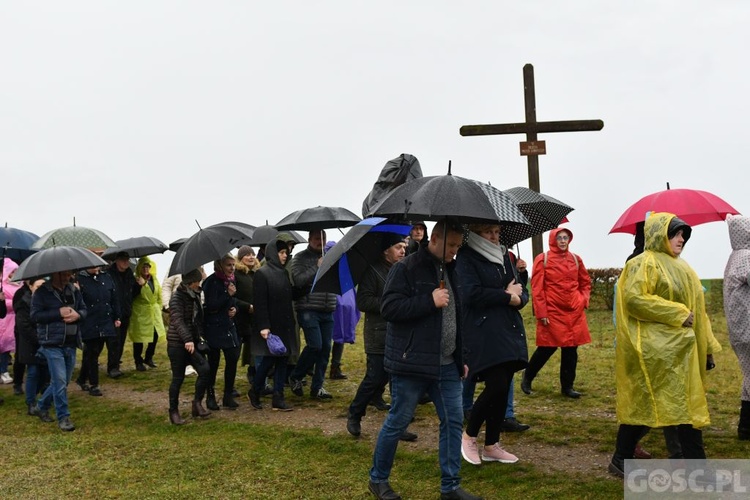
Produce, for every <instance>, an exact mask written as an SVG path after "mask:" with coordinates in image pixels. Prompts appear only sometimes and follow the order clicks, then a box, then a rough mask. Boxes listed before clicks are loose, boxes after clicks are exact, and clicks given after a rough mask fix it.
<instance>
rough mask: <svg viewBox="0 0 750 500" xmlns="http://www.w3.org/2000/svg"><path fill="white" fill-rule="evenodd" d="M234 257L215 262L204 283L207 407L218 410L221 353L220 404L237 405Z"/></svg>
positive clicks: (237, 343) (237, 339)
mask: <svg viewBox="0 0 750 500" xmlns="http://www.w3.org/2000/svg"><path fill="white" fill-rule="evenodd" d="M234 267H235V260H234V256H233V255H231V254H227V255H225V256H224V257H222V258H221V259H219V260H216V261H214V273H213V274H212V275H211V276H209V277H208V278H206V281H204V282H203V296H204V298H205V304H204V311H205V321H204V323H205V333H206V342H208V345H209V347H210V348H211V349H210V350H209V351H208V364H209V366H210V367H211V371H210V373H209V382H208V396H207V397H206V406H208V409H209V410H214V411H216V410H219V405H218V404H217V402H216V392H215V389H214V385H215V384H216V374H217V373H218V371H219V360H220V357H221V353H222V352H223V353H224V397H223V399H222V405H223V406H224V407H225V408H226V409H228V410H236V409H237V407H239V404H237V401H235V400H234V396H233V394H232V393H233V391H234V378H235V376H236V375H237V361H239V359H240V349H241V345H240V339H239V337H238V336H237V327H236V326H235V324H234V317H235V315H236V314H237V299H236V298H235V295H236V294H237V285H236V279H235V276H234Z"/></svg>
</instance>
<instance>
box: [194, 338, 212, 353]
mask: <svg viewBox="0 0 750 500" xmlns="http://www.w3.org/2000/svg"><path fill="white" fill-rule="evenodd" d="M210 349H211V348H210V347H208V342H206V340H205V339H204V338H202V337H198V340H197V341H196V342H195V350H196V351H198V352H199V353H201V354H206V353H207V352H208V351H209V350H210Z"/></svg>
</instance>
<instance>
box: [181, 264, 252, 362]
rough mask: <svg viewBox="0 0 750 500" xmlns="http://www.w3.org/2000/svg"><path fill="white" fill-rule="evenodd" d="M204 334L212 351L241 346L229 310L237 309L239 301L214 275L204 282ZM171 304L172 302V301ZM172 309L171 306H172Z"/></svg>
mask: <svg viewBox="0 0 750 500" xmlns="http://www.w3.org/2000/svg"><path fill="white" fill-rule="evenodd" d="M203 297H204V299H205V302H204V305H203V311H204V318H205V319H204V334H205V338H206V342H208V345H209V346H211V348H212V349H229V348H232V347H237V346H239V345H240V341H239V338H238V337H237V328H236V327H235V325H234V318H230V317H229V309H231V308H232V307H236V304H237V301H236V300H235V298H234V297H233V296H231V295H229V292H228V291H227V286H226V285H225V284H224V282H223V281H222V280H221V279H219V278H218V277H217V276H216V273H214V274H212V275H211V276H209V277H208V278H206V280H205V281H204V282H203ZM170 304H171V301H170ZM170 307H171V306H170Z"/></svg>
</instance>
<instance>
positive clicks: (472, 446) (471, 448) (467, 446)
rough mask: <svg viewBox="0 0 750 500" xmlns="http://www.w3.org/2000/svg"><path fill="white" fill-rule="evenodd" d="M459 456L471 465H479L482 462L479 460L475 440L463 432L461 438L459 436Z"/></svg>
mask: <svg viewBox="0 0 750 500" xmlns="http://www.w3.org/2000/svg"><path fill="white" fill-rule="evenodd" d="M461 456H463V457H464V460H466V461H467V462H469V463H470V464H472V465H479V464H481V463H482V460H481V459H480V458H479V448H477V438H475V437H471V436H469V435H468V434H466V433H465V432H464V433H463V436H461Z"/></svg>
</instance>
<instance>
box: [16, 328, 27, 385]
mask: <svg viewBox="0 0 750 500" xmlns="http://www.w3.org/2000/svg"><path fill="white" fill-rule="evenodd" d="M16 345H18V340H16ZM25 372H26V365H25V364H24V363H21V362H20V361H18V353H16V355H15V356H13V385H14V386H15V387H23V374H24V373H25Z"/></svg>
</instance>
